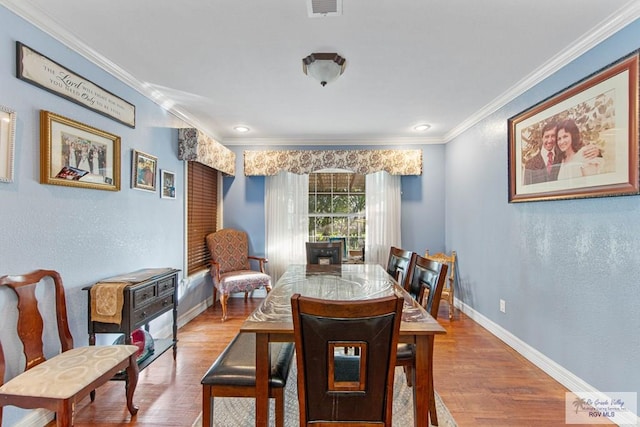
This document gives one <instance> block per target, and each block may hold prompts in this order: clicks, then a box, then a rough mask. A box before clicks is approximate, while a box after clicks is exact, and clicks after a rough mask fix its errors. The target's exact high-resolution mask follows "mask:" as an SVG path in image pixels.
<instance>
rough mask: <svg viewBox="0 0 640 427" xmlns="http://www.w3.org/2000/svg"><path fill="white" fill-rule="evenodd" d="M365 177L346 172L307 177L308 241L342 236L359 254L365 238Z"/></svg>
mask: <svg viewBox="0 0 640 427" xmlns="http://www.w3.org/2000/svg"><path fill="white" fill-rule="evenodd" d="M365 200H366V199H365V176H364V175H358V174H354V173H346V172H331V173H324V172H320V173H312V174H309V241H310V242H325V241H329V240H330V238H331V237H345V238H346V239H347V250H351V251H356V250H357V251H360V250H362V248H363V247H364V236H365V223H366V218H365Z"/></svg>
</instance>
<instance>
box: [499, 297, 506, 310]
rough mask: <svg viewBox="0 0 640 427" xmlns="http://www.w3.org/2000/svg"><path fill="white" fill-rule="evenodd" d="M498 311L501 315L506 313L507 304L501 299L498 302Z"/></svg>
mask: <svg viewBox="0 0 640 427" xmlns="http://www.w3.org/2000/svg"><path fill="white" fill-rule="evenodd" d="M500 311H501V312H502V313H506V312H507V303H506V302H505V300H503V299H501V300H500Z"/></svg>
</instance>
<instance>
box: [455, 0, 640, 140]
mask: <svg viewBox="0 0 640 427" xmlns="http://www.w3.org/2000/svg"><path fill="white" fill-rule="evenodd" d="M639 17H640V2H638V1H636V0H632V1H630V2H629V3H627V5H626V6H624V7H623V8H622V9H620V10H618V11H617V12H616V13H615V14H613V15H610V16H609V17H608V18H606V19H605V20H603V21H602V22H601V23H599V24H598V25H596V26H595V27H594V28H593V29H592V30H591V31H588V32H587V33H586V34H585V35H584V36H583V37H581V38H580V39H578V40H577V41H576V42H575V43H573V44H572V45H570V46H569V47H568V48H567V49H565V50H563V51H562V52H560V53H558V54H557V55H555V56H554V57H552V58H551V59H550V60H549V61H547V62H546V63H544V64H542V65H541V66H540V67H538V68H537V69H536V70H534V71H533V72H532V73H531V74H529V75H528V76H526V77H525V78H523V79H522V80H520V81H519V82H518V83H516V84H515V85H514V86H512V87H511V88H510V89H508V90H507V91H506V92H504V93H503V94H502V95H500V96H499V97H497V98H496V99H494V100H493V101H492V102H490V103H489V104H487V105H485V106H484V107H482V108H481V109H480V110H478V111H476V112H475V113H474V114H473V115H471V116H470V117H469V118H467V119H466V120H464V121H463V122H462V123H460V124H459V125H458V126H456V127H454V128H453V129H451V130H450V131H449V132H447V134H445V136H444V143H445V144H446V143H447V142H449V141H451V140H452V139H453V138H455V137H457V136H458V135H460V134H462V133H463V132H464V131H466V130H467V129H469V128H470V127H472V126H473V125H475V124H477V123H478V122H480V121H481V120H483V119H485V118H486V117H488V116H489V115H490V114H492V113H494V112H495V111H497V110H498V109H500V108H502V107H503V106H505V105H507V104H508V103H509V102H510V101H512V100H514V99H515V98H517V97H518V96H520V95H522V94H523V93H524V92H526V91H527V90H529V89H531V88H532V87H533V86H535V85H536V84H538V83H540V82H541V81H543V80H544V79H546V78H547V77H549V76H551V75H552V74H553V73H555V72H557V71H558V70H560V69H561V68H562V67H564V66H565V65H567V64H569V63H570V62H571V61H573V60H574V59H576V58H577V57H579V56H580V55H582V54H583V53H585V52H587V51H589V50H590V49H592V48H594V47H595V46H596V45H598V44H599V43H601V42H603V41H604V40H606V39H607V38H608V37H610V36H612V35H613V34H615V33H616V32H618V31H620V30H621V29H622V28H624V27H625V26H627V25H628V24H630V23H631V22H633V21H634V20H636V19H638V18H639Z"/></svg>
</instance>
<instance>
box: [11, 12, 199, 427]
mask: <svg viewBox="0 0 640 427" xmlns="http://www.w3.org/2000/svg"><path fill="white" fill-rule="evenodd" d="M16 41H21V42H23V43H24V44H26V45H27V46H29V47H31V48H33V49H35V50H37V51H39V52H41V53H42V54H44V55H46V56H48V57H49V58H51V59H53V60H55V61H56V62H58V63H60V64H62V65H63V66H65V67H66V68H68V69H70V70H72V71H74V72H75V73H77V74H79V75H82V76H84V77H85V78H87V79H89V80H91V81H92V82H93V83H95V84H97V85H100V86H102V87H103V88H105V89H106V90H108V91H110V92H112V93H114V94H116V95H117V96H119V97H121V98H123V99H125V100H127V101H129V102H130V103H132V104H134V105H135V106H136V127H135V129H132V128H129V127H127V126H124V125H122V124H120V123H118V122H116V121H114V120H111V119H109V118H107V117H105V116H102V115H100V114H97V113H95V112H92V111H90V110H88V109H86V108H84V107H82V106H79V105H77V104H74V103H72V102H69V101H67V100H65V99H63V98H61V97H59V96H56V95H54V94H51V93H49V92H47V91H44V90H42V89H39V88H37V87H35V86H33V85H31V84H28V83H26V82H23V81H21V80H19V79H17V78H16V77H15V69H16V65H15V57H16V51H15V49H16V48H15V42H16ZM0 58H2V61H0V104H1V105H4V106H6V107H9V108H11V109H13V110H15V111H16V113H17V129H16V144H15V165H14V166H15V177H14V182H12V183H0V219H1V221H0V223H1V224H2V228H1V230H2V231H0V275H5V274H22V273H27V272H29V271H32V270H34V269H38V268H46V269H54V270H57V271H59V272H60V273H61V275H62V278H63V280H64V282H65V287H66V296H67V309H68V312H69V313H68V314H69V320H70V322H69V323H70V326H71V332H72V334H73V337H74V340H75V344H76V345H82V344H86V343H87V341H88V335H87V313H86V312H87V295H86V292H85V291H82V290H81V288H82V287H83V286H86V285H89V284H92V283H94V282H95V281H97V280H99V279H102V278H105V277H108V276H112V275H115V274H121V273H126V272H128V271H132V270H137V269H140V268H147V267H173V268H179V269H183V258H184V255H183V253H184V249H183V241H184V230H183V229H184V225H183V224H184V213H183V204H184V191H183V190H182V186H183V185H184V172H183V162H182V161H180V160H178V158H177V130H176V129H177V128H178V127H184V125H183V123H182V122H181V121H179V120H177V119H176V118H175V117H173V116H172V115H169V114H167V113H166V112H165V111H164V110H163V109H162V108H160V107H159V106H157V105H156V104H154V103H153V102H151V101H150V100H148V99H147V98H145V97H143V96H142V95H141V94H140V93H138V92H136V91H134V90H133V89H131V88H130V87H128V86H126V85H125V84H123V83H122V82H120V81H118V80H117V79H115V78H114V77H112V76H110V75H108V74H107V73H106V72H104V71H102V70H100V69H99V68H98V67H96V66H95V65H93V64H91V63H90V62H88V61H87V60H85V59H84V58H82V57H81V56H79V55H78V54H76V53H74V52H72V51H70V50H69V49H68V48H66V47H65V46H63V45H61V44H60V43H58V42H56V41H54V40H53V39H51V38H50V37H49V36H47V35H45V34H44V33H42V32H41V31H39V30H36V29H35V28H34V27H33V26H31V25H30V24H27V23H26V22H25V21H23V20H22V19H20V18H18V17H16V16H15V15H13V14H12V13H11V12H9V11H8V10H7V9H5V8H4V7H0ZM40 110H48V111H51V112H54V113H57V114H60V115H62V116H65V117H69V118H71V119H73V120H76V121H79V122H81V123H84V124H87V125H90V126H93V127H96V128H98V129H101V130H104V131H106V132H109V133H113V134H116V135H118V136H120V137H121V138H122V147H121V159H120V160H121V167H122V168H121V190H120V191H119V192H111V191H100V190H91V189H84V188H72V187H62V186H56V185H43V184H40V183H39V166H40V119H39V112H40ZM134 148H135V149H137V150H140V151H143V152H146V153H149V154H152V155H154V156H157V158H158V166H159V169H167V170H170V171H173V172H175V173H176V178H177V186H178V191H177V198H176V199H175V200H170V199H161V198H160V194H159V192H158V191H156V192H155V193H150V192H144V191H140V190H134V189H131V188H130V184H129V183H130V178H131V172H130V171H131V169H130V168H131V166H130V165H131V150H132V149H134ZM181 293H186V290H185V289H182V288H181ZM209 293H210V290H209ZM6 295H7V294H5V293H3V292H0V322H1V326H0V340H2V343H3V345H4V350H5V352H6V353H7V355H6V358H7V364H8V366H7V374H8V375H10V376H13V375H15V373H16V372H17V370H18V366H20V364H19V362H18V350H17V343H14V342H9V338H8V337H7V331H8V330H10V329H13V330H15V317H13V316H12V315H11V311H9V308H8V307H7V306H8V305H9V304H7V300H6V299H5V298H6ZM202 298H203V295H198V296H197V297H195V299H196V300H197V301H201V300H202ZM182 299H183V300H189V299H194V297H192V296H191V295H183V296H182ZM192 304H193V303H192ZM14 306H15V304H14ZM188 308H189V304H185V305H184V306H181V307H180V309H181V311H182V310H187V309H188ZM170 317H171V316H170V314H168V315H165V316H162V317H161V318H160V319H158V321H157V322H154V325H152V329H151V332H152V333H154V331H156V332H157V331H158V330H159V328H163V329H165V328H166V326H167V325H168V324H169V323H170ZM102 338H103V341H104V339H106V338H107V337H102ZM109 338H110V340H111V339H112V337H109ZM110 340H109V342H110ZM24 413H25V411H21V410H18V409H16V408H13V407H8V408H6V409H5V410H4V425H5V426H6V425H15V421H16V420H17V419H19V418H21V417H22V416H23V415H24Z"/></svg>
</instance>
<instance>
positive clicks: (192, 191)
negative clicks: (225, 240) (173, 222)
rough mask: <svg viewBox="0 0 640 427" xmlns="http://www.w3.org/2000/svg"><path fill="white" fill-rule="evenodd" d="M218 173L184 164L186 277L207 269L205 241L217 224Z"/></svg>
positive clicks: (191, 163)
mask: <svg viewBox="0 0 640 427" xmlns="http://www.w3.org/2000/svg"><path fill="white" fill-rule="evenodd" d="M217 213H218V171H217V170H215V169H212V168H210V167H209V166H205V165H203V164H202V163H198V162H187V276H188V275H191V274H193V273H196V272H198V271H201V270H204V269H207V268H209V261H210V260H211V255H210V254H209V249H208V248H207V243H206V241H205V238H206V237H207V235H208V234H209V233H212V232H214V231H216V226H217V223H218V217H217Z"/></svg>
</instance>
